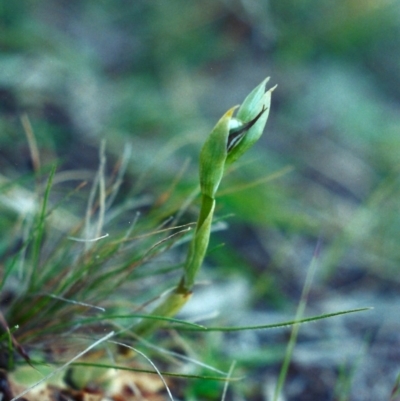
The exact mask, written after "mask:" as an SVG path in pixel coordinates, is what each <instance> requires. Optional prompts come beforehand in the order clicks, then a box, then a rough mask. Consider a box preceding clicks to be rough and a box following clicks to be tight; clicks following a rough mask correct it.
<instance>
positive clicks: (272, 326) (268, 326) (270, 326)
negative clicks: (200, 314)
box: [173, 307, 373, 332]
mask: <svg viewBox="0 0 400 401" xmlns="http://www.w3.org/2000/svg"><path fill="white" fill-rule="evenodd" d="M371 309H373V308H372V307H365V308H357V309H348V310H344V311H338V312H332V313H324V314H322V315H316V316H311V317H306V318H302V319H295V320H288V321H286V322H280V323H271V324H260V325H255V326H237V327H225V326H219V327H203V328H200V327H199V328H197V327H196V328H194V327H190V328H189V327H179V330H184V331H207V332H208V331H226V332H231V331H244V330H266V329H279V328H281V327H289V326H294V325H298V324H302V323H311V322H316V321H317V320H322V319H328V318H330V317H336V316H342V315H348V314H350V313H358V312H364V311H367V310H371ZM173 328H174V329H177V328H178V327H177V326H173Z"/></svg>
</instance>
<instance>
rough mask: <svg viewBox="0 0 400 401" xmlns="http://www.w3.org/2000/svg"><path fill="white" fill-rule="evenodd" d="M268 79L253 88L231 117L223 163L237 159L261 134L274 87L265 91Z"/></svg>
mask: <svg viewBox="0 0 400 401" xmlns="http://www.w3.org/2000/svg"><path fill="white" fill-rule="evenodd" d="M268 81H269V78H266V79H265V80H264V81H263V82H261V84H260V85H258V86H257V87H256V88H255V89H253V91H252V92H251V93H250V94H249V95H248V96H247V97H246V99H245V100H244V102H243V103H242V105H241V106H240V108H239V110H238V112H237V115H236V118H232V119H231V122H230V124H231V125H230V131H229V135H228V155H227V158H226V161H225V163H227V164H230V163H233V162H234V161H236V160H237V159H239V158H240V157H241V156H242V155H243V154H244V153H245V152H247V150H248V149H249V148H250V147H251V146H253V145H254V144H255V143H256V142H257V141H258V139H259V138H260V136H261V135H262V133H263V131H264V127H265V124H266V123H267V119H268V115H269V109H270V104H271V93H272V91H273V90H274V89H275V88H276V86H274V87H273V88H271V89H269V90H268V91H267V92H265V85H266V83H267V82H268Z"/></svg>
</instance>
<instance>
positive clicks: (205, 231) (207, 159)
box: [135, 78, 276, 336]
mask: <svg viewBox="0 0 400 401" xmlns="http://www.w3.org/2000/svg"><path fill="white" fill-rule="evenodd" d="M268 81H269V78H266V79H265V80H264V81H263V82H261V84H259V85H258V86H257V87H256V88H255V89H254V90H253V91H252V92H251V93H250V94H249V95H248V96H247V97H246V99H245V100H244V102H243V103H242V104H241V105H240V107H239V106H235V107H232V108H231V109H229V110H228V111H227V112H226V113H225V114H224V115H223V116H222V117H221V119H220V120H219V121H218V123H217V124H216V125H215V127H214V128H213V130H212V131H211V133H210V134H209V136H208V138H207V140H206V142H205V143H204V145H203V148H202V150H201V152H200V168H199V173H200V190H201V209H200V215H199V218H198V221H197V225H196V229H195V232H194V235H193V238H192V241H191V243H190V246H189V251H188V255H187V258H186V262H185V265H184V272H183V276H182V278H181V280H180V282H179V283H178V285H177V287H176V288H175V289H174V290H173V291H172V292H171V293H170V294H169V295H168V296H167V297H166V298H165V299H164V300H163V302H162V303H161V304H160V305H159V306H158V307H156V308H155V309H154V311H153V312H152V313H151V316H150V317H151V319H144V320H142V321H141V322H140V323H139V324H138V326H137V327H136V329H135V332H136V333H137V334H138V335H140V336H143V335H147V334H149V333H151V332H152V331H154V330H155V329H156V328H157V327H158V326H160V324H161V321H160V320H157V319H156V317H157V316H158V317H173V316H174V315H175V314H176V313H177V312H178V311H179V310H180V309H181V308H182V307H183V305H185V303H186V302H187V301H188V300H189V299H190V297H191V295H192V290H193V286H194V284H195V279H196V276H197V273H198V271H199V269H200V267H201V265H202V264H203V260H204V257H205V254H206V251H207V247H208V242H209V239H210V233H211V225H212V219H213V214H214V210H215V197H216V193H217V190H218V187H219V185H220V183H221V180H222V177H223V175H224V172H225V170H226V167H227V166H228V165H230V164H232V163H233V162H235V161H236V160H237V159H239V158H240V157H241V156H242V155H243V154H244V153H245V152H246V151H247V150H248V149H249V148H250V147H251V146H253V145H254V144H255V143H256V142H257V141H258V139H259V138H260V136H261V135H262V133H263V131H264V127H265V124H266V122H267V119H268V115H269V110H270V103H271V94H272V92H273V90H274V89H275V87H276V86H275V87H273V88H271V89H269V90H268V91H265V86H266V84H267V82H268ZM238 108H239V109H238ZM237 109H238V111H237V114H236V117H234V116H233V115H234V112H235V111H236V110H237ZM153 318H154V319H153Z"/></svg>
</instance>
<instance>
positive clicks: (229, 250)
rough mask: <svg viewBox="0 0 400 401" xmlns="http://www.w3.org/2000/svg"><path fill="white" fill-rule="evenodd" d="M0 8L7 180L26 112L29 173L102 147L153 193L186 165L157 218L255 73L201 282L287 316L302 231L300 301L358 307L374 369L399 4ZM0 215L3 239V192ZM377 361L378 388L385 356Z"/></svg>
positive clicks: (18, 160)
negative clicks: (264, 115)
mask: <svg viewBox="0 0 400 401" xmlns="http://www.w3.org/2000/svg"><path fill="white" fill-rule="evenodd" d="M0 15H1V17H0V51H1V52H0V173H1V175H2V176H3V177H7V178H9V179H10V178H11V179H15V180H16V179H18V178H19V177H21V176H23V175H25V174H30V173H31V172H32V163H31V160H30V154H29V149H28V145H27V142H26V138H25V135H24V131H23V128H22V124H21V121H20V116H21V115H22V114H23V113H26V114H27V115H28V117H29V119H30V122H31V124H32V127H33V130H34V132H35V136H36V139H37V141H38V143H39V148H40V154H41V159H42V162H43V164H50V163H51V162H53V161H55V160H58V161H59V171H63V170H71V169H78V170H83V169H89V170H95V169H96V168H97V165H98V146H99V143H100V141H101V140H102V139H106V140H107V152H108V157H109V165H110V166H112V162H113V161H114V162H115V161H116V160H117V159H118V158H119V157H120V155H121V154H122V153H123V151H124V148H125V147H126V146H127V144H130V145H131V146H132V159H131V162H130V165H129V172H128V177H129V179H127V180H126V181H125V183H124V191H125V194H130V193H132V192H131V191H132V190H133V189H134V191H135V194H139V193H146V194H150V195H151V196H153V197H154V199H155V200H156V199H157V197H158V196H160V195H161V194H162V193H164V191H166V190H168V188H169V187H170V186H171V185H172V183H173V182H174V179H175V178H176V177H177V176H178V175H179V174H180V172H181V170H182V166H183V165H185V163H187V166H188V167H187V169H186V170H185V171H184V172H183V175H182V178H181V179H180V180H179V183H178V184H177V186H176V188H175V190H174V195H173V202H175V204H174V205H175V206H173V205H171V210H173V209H174V207H175V208H176V206H177V205H178V207H179V204H180V203H182V202H183V201H184V199H186V197H187V196H188V194H189V193H190V191H192V190H193V189H194V188H195V186H196V182H197V156H198V152H199V149H200V146H201V144H202V143H203V142H204V139H205V138H206V136H207V134H208V132H209V131H210V129H211V128H212V126H213V125H214V124H215V122H216V121H217V119H218V118H219V117H220V116H221V115H222V114H223V113H224V112H225V111H226V110H227V109H228V108H229V107H231V106H233V105H235V104H238V103H240V102H241V101H242V99H243V98H244V97H245V96H246V95H247V93H248V92H249V91H250V90H251V89H252V88H253V87H255V86H256V85H257V84H258V83H259V82H260V81H261V80H262V79H263V78H265V76H271V81H270V82H271V85H275V84H278V88H277V89H276V91H275V92H274V96H273V100H272V109H271V113H270V117H269V121H268V123H267V128H266V131H265V134H264V136H263V137H262V139H261V140H260V142H259V144H258V146H257V147H256V148H253V149H252V150H251V152H249V153H248V154H247V155H246V156H245V158H244V159H242V160H241V161H240V168H239V167H238V168H236V169H235V170H234V171H232V172H230V174H229V175H228V176H227V177H226V179H225V180H224V181H223V186H222V187H221V191H220V192H221V196H220V198H219V202H218V208H219V209H218V211H217V213H218V215H219V216H225V215H228V214H230V213H233V214H234V216H233V217H229V218H228V219H227V220H226V222H227V223H228V226H229V229H228V230H225V231H220V232H218V233H216V234H215V236H214V237H213V240H212V244H211V246H212V248H213V251H212V252H211V253H210V257H209V258H208V263H209V266H212V267H213V268H212V269H210V271H209V273H208V274H207V275H206V274H205V275H204V277H209V275H211V276H212V277H215V278H217V279H221V280H227V279H229V278H230V277H237V276H240V277H244V280H245V282H246V283H248V284H249V285H250V287H251V294H250V296H249V298H248V299H247V301H246V302H247V303H248V306H249V308H250V310H261V311H265V310H266V309H267V310H270V311H276V310H290V311H293V310H294V308H295V305H296V304H297V302H298V299H299V294H300V292H301V288H302V285H303V282H304V278H305V274H306V270H307V267H308V265H309V262H310V260H311V257H312V254H313V249H314V247H315V245H316V243H317V240H318V238H319V239H320V240H321V243H322V248H321V257H320V262H319V267H318V272H317V278H316V281H315V284H314V290H313V293H312V307H313V308H315V309H316V310H324V311H327V312H329V311H331V310H330V309H336V310H337V309H340V308H342V307H353V306H354V307H358V306H375V307H376V310H377V312H372V313H371V314H370V315H369V317H366V318H365V319H366V321H365V322H364V323H363V325H364V326H365V330H364V329H363V330H362V333H361V334H360V338H362V337H363V335H366V333H369V330H370V329H371V327H372V329H371V330H372V331H373V333H374V336H375V337H374V338H375V343H376V344H380V345H379V346H380V347H381V348H382V350H381V351H380V352H381V353H379V352H378V354H379V356H378V357H377V360H374V363H375V365H374V366H376V364H378V360H381V359H382V360H383V359H385V361H386V363H388V362H387V360H388V355H389V354H388V353H390V351H389V349H390V348H392V347H394V346H396V347H398V345H400V339H399V336H398V335H397V336H395V337H393V338H392V337H390V336H389V337H390V344H389V343H388V342H387V339H386V337H385V336H384V338H383V339H382V340H380V337H379V335H378V334H379V333H382V332H385V333H386V326H385V324H389V325H390V324H391V325H393V324H394V323H393V321H392V317H393V316H392V315H390V313H389V312H388V308H387V307H383V309H380V308H379V305H381V302H386V301H387V302H389V304H390V305H396V304H397V305H398V302H399V297H398V288H399V279H398V277H399V275H398V272H399V261H400V246H399V245H398V242H399V238H400V214H399V199H400V185H399V184H400V183H399V168H400V157H399V155H400V113H399V106H400V52H399V49H400V2H399V1H396V0H392V1H390V0H381V1H379V0H375V1H371V0H365V1H359V0H339V1H330V0H322V1H309V0H304V1H295V0H287V1H278V0H270V1H257V0H242V1H239V0H237V1H235V0H232V1H229V0H203V1H188V0H168V1H166V0H152V1H126V0H125V1H123V0H118V1H104V0H103V1H100V0H99V1H90V0H82V1H77V0H74V1H68V0H51V1H50V0H48V1H46V0H41V1H33V0H32V1H27V0H18V1H14V2H11V1H2V2H1V3H0ZM236 167H237V166H236ZM286 167H290V168H291V170H290V172H287V173H286V174H283V175H281V176H279V177H278V178H275V179H273V180H268V177H269V176H270V175H273V174H275V173H279V172H280V171H282V169H285V168H286ZM143 174H144V175H143ZM278 175H279V174H278ZM263 179H265V180H264V181H263ZM257 180H260V183H259V185H256V186H253V187H250V188H246V187H245V185H246V184H248V183H250V182H255V181H257ZM25 184H26V185H27V186H29V185H31V186H32V185H33V183H29V182H28V181H26V182H25ZM234 188H239V189H240V188H244V189H242V190H238V191H236V192H232V190H233V189H234ZM21 207H22V206H21ZM0 208H1V213H2V217H1V223H2V228H1V230H2V231H4V232H7V227H8V225H9V224H10V222H12V221H13V220H14V219H15V217H12V216H13V213H14V214H15V210H14V211H13V210H12V207H10V205H9V204H8V203H7V202H6V201H5V198H3V197H2V202H1V204H0ZM166 214H168V207H167V208H166ZM193 216H195V211H193ZM222 242H223V243H226V245H225V246H224V247H219V245H220V244H221V243H222ZM8 244H9V237H8V236H6V235H2V238H1V239H0V246H1V250H2V251H4V252H5V250H6V249H7V247H8ZM217 267H218V269H217ZM324 302H325V303H324ZM366 302H367V303H368V304H367V305H366V304H365V303H366ZM385 305H386V304H385ZM285 308H286V309H285ZM386 312H387V313H389V314H388V315H387V319H386V318H385V316H386V315H385V313H386ZM378 318H380V319H381V320H379V319H378ZM376 319H378V320H376ZM382 319H383V320H382ZM385 319H386V320H385ZM367 322H369V325H368V324H367ZM356 326H357V330H358V328H359V326H358V323H357V325H356ZM369 326H370V327H369ZM382 327H385V329H382ZM390 327H391V329H390V330H393V329H398V323H396V325H395V326H393V327H392V326H390ZM343 341H345V340H343ZM360 341H361V342H362V341H363V340H360ZM380 341H382V342H380ZM381 348H380V349H381ZM389 359H390V366H389V365H386V366H387V372H386V370H385V372H386V373H385V374H386V376H385V378H383V379H382V381H383V382H384V383H386V384H387V386H386V387H385V388H386V389H387V388H388V387H390V386H391V385H393V383H394V378H395V375H396V373H397V368H398V362H399V361H400V357H399V358H389ZM396 367H397V368H396ZM371 369H372V370H371V372H370V373H368V374H370V375H371V377H373V376H374V373H373V372H374V370H373V368H371ZM382 369H383V368H382ZM362 377H365V376H362ZM359 380H362V379H359ZM371 386H372V385H371ZM364 387H365V385H364ZM298 399H300V398H298ZM320 399H322V398H320ZM352 399H357V398H352ZM360 399H361V398H360ZM364 399H366V398H364Z"/></svg>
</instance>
